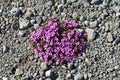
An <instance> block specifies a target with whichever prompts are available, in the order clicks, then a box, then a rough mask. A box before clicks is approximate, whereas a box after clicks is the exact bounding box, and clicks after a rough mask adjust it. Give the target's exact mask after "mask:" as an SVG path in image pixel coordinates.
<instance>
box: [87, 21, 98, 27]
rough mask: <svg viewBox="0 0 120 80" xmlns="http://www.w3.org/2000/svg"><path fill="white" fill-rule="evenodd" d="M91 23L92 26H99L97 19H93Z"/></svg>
mask: <svg viewBox="0 0 120 80" xmlns="http://www.w3.org/2000/svg"><path fill="white" fill-rule="evenodd" d="M89 25H90V27H91V28H95V27H97V26H98V22H97V21H92V22H90V23H89Z"/></svg>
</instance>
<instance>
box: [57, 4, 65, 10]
mask: <svg viewBox="0 0 120 80" xmlns="http://www.w3.org/2000/svg"><path fill="white" fill-rule="evenodd" d="M63 9H64V6H63V4H59V5H58V10H59V11H60V12H62V11H63Z"/></svg>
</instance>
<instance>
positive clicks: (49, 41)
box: [28, 19, 86, 64]
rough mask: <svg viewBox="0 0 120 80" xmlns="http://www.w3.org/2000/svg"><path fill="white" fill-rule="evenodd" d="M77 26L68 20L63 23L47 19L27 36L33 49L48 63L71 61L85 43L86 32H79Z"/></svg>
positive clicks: (78, 54)
mask: <svg viewBox="0 0 120 80" xmlns="http://www.w3.org/2000/svg"><path fill="white" fill-rule="evenodd" d="M78 26H79V24H78V23H75V22H70V21H68V20H65V21H64V23H63V24H60V23H59V22H58V21H57V20H56V19H55V20H51V21H49V22H48V23H47V24H46V25H44V26H43V27H40V28H39V29H38V30H37V31H36V32H32V33H31V34H30V35H29V36H28V37H29V38H30V39H31V40H32V42H33V46H32V47H33V51H34V52H35V54H36V55H38V56H39V57H40V59H42V60H44V61H45V62H47V63H48V64H52V63H53V62H54V61H57V62H61V63H63V62H72V60H73V59H74V58H76V57H77V56H80V53H81V51H82V50H83V47H84V46H85V45H86V41H85V38H86V32H79V31H78V30H77V29H76V28H77V27H78ZM77 50H78V51H79V53H78V51H77Z"/></svg>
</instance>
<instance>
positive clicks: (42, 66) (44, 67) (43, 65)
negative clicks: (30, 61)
mask: <svg viewBox="0 0 120 80" xmlns="http://www.w3.org/2000/svg"><path fill="white" fill-rule="evenodd" d="M40 67H41V69H42V70H46V69H47V64H46V63H45V62H42V63H41V65H40Z"/></svg>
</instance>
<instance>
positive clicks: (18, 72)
mask: <svg viewBox="0 0 120 80" xmlns="http://www.w3.org/2000/svg"><path fill="white" fill-rule="evenodd" d="M22 74H23V70H22V69H20V68H18V69H16V71H15V76H20V75H22Z"/></svg>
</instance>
